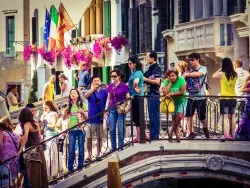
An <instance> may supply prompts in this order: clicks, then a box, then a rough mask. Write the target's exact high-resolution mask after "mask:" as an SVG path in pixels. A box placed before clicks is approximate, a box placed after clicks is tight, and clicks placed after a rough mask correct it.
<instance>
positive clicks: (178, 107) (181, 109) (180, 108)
mask: <svg viewBox="0 0 250 188" xmlns="http://www.w3.org/2000/svg"><path fill="white" fill-rule="evenodd" d="M186 104H187V103H186V102H184V103H181V104H174V112H173V113H172V115H177V114H178V113H182V114H184V113H185V112H186V106H187V105H186Z"/></svg>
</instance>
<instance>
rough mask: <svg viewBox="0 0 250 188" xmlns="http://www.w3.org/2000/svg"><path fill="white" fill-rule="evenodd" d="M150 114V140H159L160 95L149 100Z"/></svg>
mask: <svg viewBox="0 0 250 188" xmlns="http://www.w3.org/2000/svg"><path fill="white" fill-rule="evenodd" d="M148 114H149V120H150V139H159V134H160V100H159V96H158V95H153V96H151V97H149V98H148Z"/></svg>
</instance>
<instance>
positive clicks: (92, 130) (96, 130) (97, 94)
mask: <svg viewBox="0 0 250 188" xmlns="http://www.w3.org/2000/svg"><path fill="white" fill-rule="evenodd" d="M101 86H102V82H101V79H100V77H99V76H93V77H92V78H91V89H89V90H88V91H87V92H86V93H85V97H86V99H87V100H88V106H89V108H88V117H89V120H88V125H87V129H86V137H87V151H88V157H87V158H86V160H85V161H88V160H90V159H91V155H92V152H91V150H92V137H93V136H96V137H97V157H100V153H101V149H102V138H103V116H102V115H103V114H102V115H100V116H97V117H95V118H92V117H93V116H96V115H97V114H99V113H101V112H103V111H104V110H105V105H106V101H107V97H108V91H107V89H106V88H103V87H101ZM97 159H98V158H97Z"/></svg>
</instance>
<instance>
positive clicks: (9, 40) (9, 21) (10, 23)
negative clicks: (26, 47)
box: [6, 16, 15, 55]
mask: <svg viewBox="0 0 250 188" xmlns="http://www.w3.org/2000/svg"><path fill="white" fill-rule="evenodd" d="M14 42H15V17H14V16H7V17H6V54H9V55H14V54H15V47H14Z"/></svg>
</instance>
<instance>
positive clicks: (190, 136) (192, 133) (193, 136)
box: [187, 132, 195, 139]
mask: <svg viewBox="0 0 250 188" xmlns="http://www.w3.org/2000/svg"><path fill="white" fill-rule="evenodd" d="M187 138H188V139H194V138H195V135H194V132H191V133H190V135H189V136H188V137H187Z"/></svg>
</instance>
